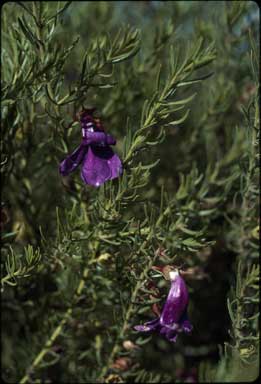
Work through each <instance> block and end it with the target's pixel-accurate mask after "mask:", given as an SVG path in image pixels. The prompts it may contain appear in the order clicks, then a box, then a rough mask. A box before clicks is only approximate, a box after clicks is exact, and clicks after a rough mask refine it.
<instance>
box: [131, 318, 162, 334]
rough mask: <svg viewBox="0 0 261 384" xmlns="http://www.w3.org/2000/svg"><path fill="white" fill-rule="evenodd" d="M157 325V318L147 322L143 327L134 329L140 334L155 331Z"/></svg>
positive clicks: (136, 326) (137, 326) (139, 326)
mask: <svg viewBox="0 0 261 384" xmlns="http://www.w3.org/2000/svg"><path fill="white" fill-rule="evenodd" d="M158 325H159V318H157V319H154V320H151V321H148V322H147V323H145V324H144V325H135V327H134V329H135V330H136V331H140V332H150V331H153V330H155V329H156V328H157V327H158Z"/></svg>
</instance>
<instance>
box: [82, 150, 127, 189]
mask: <svg viewBox="0 0 261 384" xmlns="http://www.w3.org/2000/svg"><path fill="white" fill-rule="evenodd" d="M121 170H122V166H121V161H120V159H119V157H118V156H117V155H116V154H115V153H114V152H113V151H112V149H111V148H110V147H109V146H107V145H106V146H93V145H91V146H90V147H89V150H88V153H87V154H86V156H85V158H84V161H83V167H82V172H81V175H82V179H83V181H84V182H85V183H86V184H90V185H93V186H95V187H99V186H100V185H101V184H103V183H105V181H107V180H111V179H114V178H115V177H119V175H120V173H121Z"/></svg>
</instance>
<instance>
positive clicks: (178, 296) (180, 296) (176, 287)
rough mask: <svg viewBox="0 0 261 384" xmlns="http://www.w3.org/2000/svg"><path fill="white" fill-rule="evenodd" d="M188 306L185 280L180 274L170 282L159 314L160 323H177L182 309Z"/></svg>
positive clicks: (182, 311)
mask: <svg viewBox="0 0 261 384" xmlns="http://www.w3.org/2000/svg"><path fill="white" fill-rule="evenodd" d="M187 306H188V290H187V287H186V284H185V281H184V280H183V278H182V277H181V276H177V277H176V279H175V280H173V281H172V282H171V288H170V291H169V294H168V297H167V300H166V303H165V305H164V308H163V311H162V314H161V316H160V323H161V324H162V325H171V324H173V323H179V320H180V318H181V317H182V315H183V313H184V311H185V310H186V308H187Z"/></svg>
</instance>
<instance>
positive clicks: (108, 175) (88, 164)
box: [59, 110, 122, 187]
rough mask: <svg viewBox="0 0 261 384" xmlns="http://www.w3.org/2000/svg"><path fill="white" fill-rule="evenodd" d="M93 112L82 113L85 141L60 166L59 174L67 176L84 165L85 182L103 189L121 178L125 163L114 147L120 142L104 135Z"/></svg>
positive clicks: (82, 173)
mask: <svg viewBox="0 0 261 384" xmlns="http://www.w3.org/2000/svg"><path fill="white" fill-rule="evenodd" d="M93 112H94V110H86V111H83V112H82V114H81V116H80V121H81V125H82V142H81V144H80V146H79V147H77V148H76V149H75V150H74V152H73V153H72V154H70V155H68V156H67V157H66V158H65V159H64V160H63V161H62V162H61V163H60V167H59V171H60V174H61V175H62V176H67V175H68V174H69V173H71V172H73V171H74V170H75V169H76V168H77V167H78V166H79V165H80V164H82V171H81V177H82V180H83V181H84V182H85V183H86V184H89V185H92V186H94V187H99V186H100V185H101V184H103V183H105V182H106V181H108V180H112V179H115V178H117V177H119V176H120V174H121V173H122V163H121V160H120V158H119V157H118V155H116V154H115V153H114V152H113V150H112V149H111V148H110V145H115V144H116V140H115V139H114V137H113V136H111V135H108V134H106V133H105V132H104V129H103V126H102V124H101V123H100V120H99V119H94V118H93V116H92V113H93Z"/></svg>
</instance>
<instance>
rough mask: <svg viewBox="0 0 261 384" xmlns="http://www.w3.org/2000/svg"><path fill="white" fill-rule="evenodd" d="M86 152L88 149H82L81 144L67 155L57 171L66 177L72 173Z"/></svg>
mask: <svg viewBox="0 0 261 384" xmlns="http://www.w3.org/2000/svg"><path fill="white" fill-rule="evenodd" d="M86 151H88V147H84V146H83V145H82V144H81V145H80V146H79V147H77V148H76V149H75V150H74V151H73V153H72V154H70V155H68V156H67V157H66V158H65V159H64V160H63V161H62V162H61V163H60V166H59V171H60V174H61V175H62V176H67V175H68V174H69V173H71V172H73V171H74V170H75V169H76V168H77V167H78V166H79V165H80V164H81V162H82V161H83V158H84V155H85V154H86Z"/></svg>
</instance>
